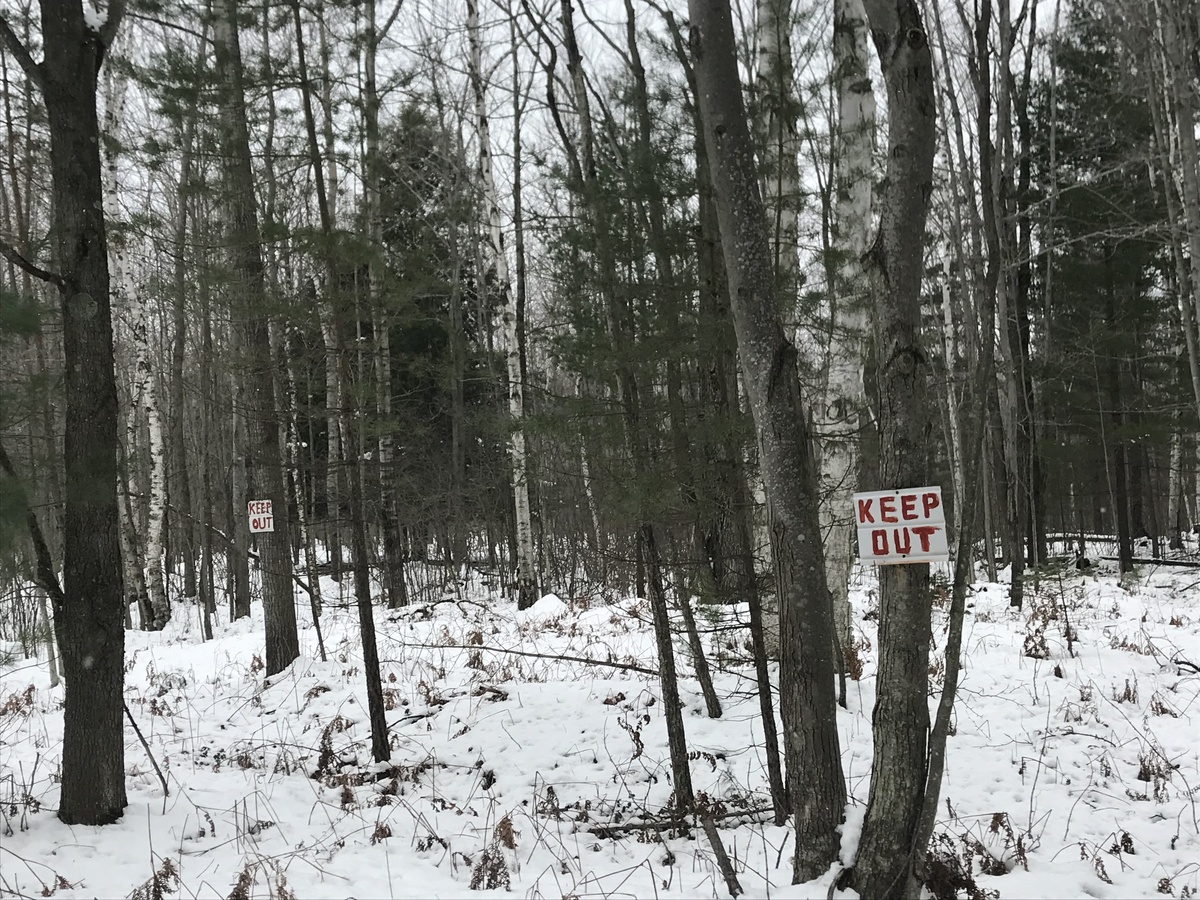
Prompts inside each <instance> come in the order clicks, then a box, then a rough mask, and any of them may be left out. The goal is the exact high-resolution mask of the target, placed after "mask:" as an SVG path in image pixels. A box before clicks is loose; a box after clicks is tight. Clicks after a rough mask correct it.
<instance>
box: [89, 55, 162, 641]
mask: <svg viewBox="0 0 1200 900" xmlns="http://www.w3.org/2000/svg"><path fill="white" fill-rule="evenodd" d="M116 71H117V70H116V69H115V68H114V67H111V66H110V67H108V69H106V77H105V82H106V87H107V88H108V91H107V94H108V96H107V100H106V103H105V113H104V134H105V136H106V137H107V138H108V140H107V141H106V146H107V148H108V150H107V152H106V159H105V181H106V184H105V207H106V214H107V216H108V218H109V220H110V221H119V220H120V209H119V204H118V197H119V192H120V173H119V163H118V156H119V147H120V144H121V132H122V129H123V125H124V114H125V98H126V95H127V89H128V79H127V78H126V77H124V76H123V75H120V74H114V72H116ZM109 246H110V261H109V265H110V269H111V271H112V284H113V288H114V290H115V292H116V294H117V299H118V302H120V301H124V302H123V306H124V307H125V313H126V316H127V324H128V326H129V329H130V334H131V337H132V342H133V349H134V382H133V403H132V405H131V408H130V410H129V419H128V422H129V424H128V427H127V428H126V440H127V444H126V453H125V459H126V463H127V465H126V484H125V490H126V491H127V492H128V493H129V496H130V497H132V496H134V495H136V488H135V484H136V477H135V472H136V466H135V465H134V464H133V461H134V459H135V455H136V449H137V443H138V442H137V427H136V418H135V411H136V410H140V411H141V413H142V415H143V416H144V417H145V422H146V432H147V445H148V446H147V450H148V453H149V461H150V485H149V495H148V496H147V498H146V504H147V511H148V515H147V520H146V534H145V536H144V539H143V541H142V542H141V545H140V546H137V545H136V544H137V542H136V541H135V542H134V543H135V547H134V548H132V549H133V550H134V554H135V556H138V557H139V558H138V565H139V566H140V567H144V569H145V571H146V588H147V590H148V591H149V594H150V604H151V609H152V614H153V620H152V622H151V623H149V626H150V627H151V628H153V629H155V630H158V629H161V628H162V627H163V626H165V625H166V624H167V621H168V620H169V619H170V617H171V607H170V604H169V603H168V601H167V592H166V579H165V575H164V573H163V548H164V546H165V527H166V506H167V502H166V501H167V483H166V482H167V471H166V443H165V439H164V435H163V422H162V414H161V410H160V408H159V403H158V385H157V383H156V380H155V378H154V367H153V361H152V354H151V352H150V329H149V309H148V308H147V305H146V302H145V298H144V297H143V296H142V293H141V291H139V290H138V287H137V284H136V282H135V280H134V277H133V271H132V269H131V267H130V265H129V259H128V247H127V245H126V243H125V240H124V239H117V237H116V234H115V233H114V240H112V241H111V242H110V245H109ZM133 524H134V526H135V527H136V524H137V523H136V520H135V521H134V523H133Z"/></svg>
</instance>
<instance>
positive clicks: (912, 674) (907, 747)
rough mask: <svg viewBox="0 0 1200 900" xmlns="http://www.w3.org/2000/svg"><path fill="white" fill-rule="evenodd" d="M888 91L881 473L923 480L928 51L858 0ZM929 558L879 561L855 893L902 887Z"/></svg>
mask: <svg viewBox="0 0 1200 900" xmlns="http://www.w3.org/2000/svg"><path fill="white" fill-rule="evenodd" d="M866 7H867V13H868V15H869V17H870V23H871V33H872V37H873V38H874V40H875V47H876V50H877V51H878V53H879V58H880V60H881V61H882V71H883V77H884V81H885V83H886V84H887V95H888V155H887V158H888V168H887V179H886V184H887V187H886V189H885V191H884V194H883V197H882V204H881V209H880V222H879V233H878V235H877V236H876V239H875V244H874V246H873V247H872V249H871V256H870V265H871V274H872V277H873V280H874V283H875V284H874V292H875V315H876V322H877V328H878V339H877V341H878V342H877V345H876V365H877V367H878V376H877V377H878V381H879V392H880V403H879V437H880V447H881V450H880V466H879V467H880V473H879V474H880V484H881V485H882V486H884V487H917V486H920V485H925V484H928V483H929V477H930V471H931V470H930V459H929V450H928V444H929V441H928V432H929V431H930V429H931V428H932V427H933V425H934V424H935V422H936V412H935V411H934V409H933V404H932V401H931V399H930V397H929V386H928V381H929V376H930V365H929V360H928V359H927V358H926V356H925V351H924V349H923V347H922V341H921V277H922V274H923V271H924V267H923V265H922V245H923V239H924V234H925V220H926V215H927V213H928V206H929V195H930V193H931V191H932V187H933V154H934V146H935V143H936V130H935V127H936V117H935V114H934V89H933V60H932V57H931V54H930V50H929V39H928V36H927V35H926V33H925V29H924V27H923V25H922V22H921V13H920V11H919V9H918V6H917V3H916V0H867V2H866ZM930 615H931V604H930V593H929V565H928V564H925V563H922V564H916V565H891V566H882V567H880V569H879V640H878V644H879V675H878V678H877V685H878V687H877V694H876V701H875V710H874V713H873V715H872V724H873V727H874V746H875V756H874V759H873V760H872V765H871V792H870V797H869V800H868V803H867V813H866V819H865V821H864V823H863V833H862V840H861V842H860V844H859V851H858V861H857V864H856V871H855V876H854V878H855V887H856V888H857V890H858V892H859V894H860V895H862V896H863V897H899V896H903V895H904V894H905V893H906V890H907V885H908V879H909V874H910V870H911V844H912V835H913V831H914V829H915V828H916V826H917V823H918V820H919V817H920V813H921V808H922V804H923V801H924V797H925V783H926V765H927V759H926V750H927V747H926V741H927V734H928V730H929V705H928V692H929V642H930Z"/></svg>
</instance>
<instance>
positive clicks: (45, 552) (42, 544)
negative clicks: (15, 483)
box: [0, 444, 66, 616]
mask: <svg viewBox="0 0 1200 900" xmlns="http://www.w3.org/2000/svg"><path fill="white" fill-rule="evenodd" d="M0 472H3V473H4V474H5V475H8V476H9V477H10V478H16V477H17V471H16V469H15V468H13V464H12V460H11V459H9V458H8V452H7V451H6V450H5V449H4V445H3V444H0ZM25 524H26V526H28V528H29V537H30V540H32V541H33V553H34V556H35V557H36V558H37V568H36V570H35V573H34V581H36V582H37V584H38V585H39V586H40V587H41V588H42V590H44V591H45V592H46V593H47V594H48V595H49V596H50V603H51V605H52V606H53V607H54V615H55V616H58V614H59V612H60V611H61V610H62V607H63V602H64V601H65V600H66V594H64V593H63V589H62V585H61V584H59V582H58V573H57V572H56V571H55V569H54V558H53V556H52V555H51V554H50V545H49V544H47V543H46V536H45V534H43V533H42V525H41V523H40V522H39V521H38V519H37V515H36V514H35V513H34V511H33V509H32V507H30V506H29V504H28V503H26V504H25Z"/></svg>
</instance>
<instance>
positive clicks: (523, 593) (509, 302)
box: [467, 0, 537, 609]
mask: <svg viewBox="0 0 1200 900" xmlns="http://www.w3.org/2000/svg"><path fill="white" fill-rule="evenodd" d="M467 35H468V39H469V42H470V60H469V68H470V80H471V88H472V92H473V93H474V95H475V127H476V130H477V135H476V137H477V139H478V141H479V178H480V182H481V185H482V187H483V195H484V203H485V205H486V208H487V218H488V237H489V240H490V242H491V245H492V256H493V259H494V262H495V265H496V284H497V286H498V287H499V289H500V291H501V293H502V296H503V298H504V314H503V320H502V321H503V326H504V344H505V348H504V350H505V353H504V355H505V362H506V363H507V368H508V412H509V415H510V416H511V417H512V420H513V421H512V437H511V440H510V443H509V453H510V456H511V458H512V490H513V506H514V509H515V516H516V531H517V605H518V607H519V608H521V609H525V608H527V607H529V606H531V605H533V603H534V602H535V601H536V600H537V597H536V593H537V575H536V571H535V560H534V551H533V519H532V514H531V511H530V507H529V469H528V456H527V448H526V443H525V425H524V418H525V392H524V385H523V384H522V383H521V346H520V343H519V338H520V335H519V334H518V333H517V305H516V303H517V301H516V294H515V293H514V291H513V289H512V280H511V278H510V277H509V271H508V257H507V256H506V255H505V252H504V232H503V230H502V228H501V224H500V202H499V199H498V195H497V193H496V183H495V179H494V176H493V174H492V151H491V135H490V130H489V128H488V116H487V103H486V97H485V93H484V84H483V49H482V42H481V40H480V35H479V5H478V2H477V0H467Z"/></svg>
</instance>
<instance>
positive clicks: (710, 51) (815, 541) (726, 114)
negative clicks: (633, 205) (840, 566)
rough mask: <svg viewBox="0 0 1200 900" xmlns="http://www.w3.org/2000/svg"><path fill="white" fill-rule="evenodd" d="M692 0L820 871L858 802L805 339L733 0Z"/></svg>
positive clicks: (792, 714) (806, 836)
mask: <svg viewBox="0 0 1200 900" xmlns="http://www.w3.org/2000/svg"><path fill="white" fill-rule="evenodd" d="M688 9H689V11H690V14H691V23H692V34H691V49H692V59H693V61H694V64H695V71H696V85H697V95H698V99H699V103H700V113H701V117H702V119H703V122H704V137H705V145H706V147H707V148H708V154H707V155H708V159H709V164H710V167H711V173H712V183H713V188H714V194H715V199H716V209H717V219H718V222H719V224H720V231H721V242H722V247H723V249H724V256H725V269H726V273H727V277H728V283H729V296H730V303H731V306H732V308H733V319H734V327H735V330H736V332H737V341H738V351H739V354H740V356H741V361H742V368H743V372H744V374H745V383H746V392H747V394H748V395H749V399H750V404H751V409H752V411H753V414H754V421H755V425H756V426H757V430H758V436H759V442H760V446H761V453H762V459H761V462H762V471H763V480H764V482H765V484H766V489H767V494H768V497H769V499H770V504H771V515H772V522H771V526H772V529H773V530H774V532H775V534H776V536H777V538H778V540H777V548H778V553H779V557H780V558H779V560H778V562H779V564H780V567H781V569H782V570H784V572H785V574H786V578H785V579H784V581H783V587H784V588H785V590H786V593H785V594H784V595H783V596H782V597H781V604H780V605H781V612H782V615H781V641H780V645H781V646H780V695H781V700H780V702H781V709H782V713H783V722H784V747H785V750H786V758H787V762H788V766H787V769H788V787H789V794H790V800H791V805H792V810H793V812H794V813H795V816H796V851H795V874H794V878H795V880H796V881H809V880H811V879H813V878H815V877H817V876H818V875H821V874H822V873H823V872H824V871H825V869H826V868H827V867H828V866H829V864H830V863H832V862H833V861H834V860H835V859H836V858H837V854H838V845H839V838H838V834H837V827H838V825H840V824H841V821H842V816H843V813H844V806H845V802H846V787H845V782H844V780H843V777H842V765H841V752H840V746H839V740H838V733H837V712H836V710H837V703H836V697H835V694H834V660H833V616H832V610H831V605H830V601H829V591H828V588H827V586H826V581H825V560H824V558H823V556H822V553H821V532H820V523H819V519H818V512H817V472H816V464H815V461H814V460H813V458H812V451H811V448H810V434H809V429H808V423H807V420H806V419H805V416H804V408H803V405H802V403H801V397H800V385H799V377H798V372H797V367H796V349H795V347H794V346H793V345H792V343H791V342H790V341H789V340H788V339H787V337H786V336H785V335H784V332H783V325H782V322H781V320H780V312H779V305H778V300H777V297H776V290H775V278H774V272H773V267H772V263H771V251H770V244H769V241H768V238H767V231H766V211H765V208H764V206H763V201H762V197H761V195H760V193H759V187H758V179H757V170H756V167H755V160H754V152H753V143H752V141H751V137H750V128H749V124H748V121H747V117H746V109H745V104H744V101H743V99H742V92H741V87H740V80H739V78H738V70H737V58H736V55H735V50H734V46H735V45H734V32H733V20H732V15H731V12H730V6H729V2H728V0H689V3H688Z"/></svg>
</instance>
